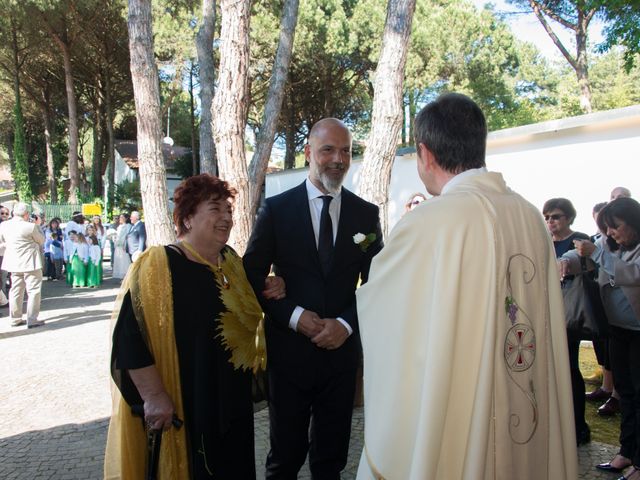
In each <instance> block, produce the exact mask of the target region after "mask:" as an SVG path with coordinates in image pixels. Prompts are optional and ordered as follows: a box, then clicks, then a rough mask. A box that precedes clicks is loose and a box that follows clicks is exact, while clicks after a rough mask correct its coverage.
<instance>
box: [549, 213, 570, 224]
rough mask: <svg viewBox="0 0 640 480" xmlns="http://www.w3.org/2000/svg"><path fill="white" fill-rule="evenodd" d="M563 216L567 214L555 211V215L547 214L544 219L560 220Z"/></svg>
mask: <svg viewBox="0 0 640 480" xmlns="http://www.w3.org/2000/svg"><path fill="white" fill-rule="evenodd" d="M562 217H566V215H563V214H561V213H554V214H553V215H545V216H544V221H545V222H548V221H549V220H560V219H561V218H562Z"/></svg>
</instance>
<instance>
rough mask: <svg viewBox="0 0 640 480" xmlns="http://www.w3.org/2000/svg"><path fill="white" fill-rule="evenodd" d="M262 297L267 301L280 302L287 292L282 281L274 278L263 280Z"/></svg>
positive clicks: (280, 278)
mask: <svg viewBox="0 0 640 480" xmlns="http://www.w3.org/2000/svg"><path fill="white" fill-rule="evenodd" d="M262 296H263V297H264V298H266V299H267V300H281V299H283V298H284V297H286V296H287V290H286V285H285V283H284V279H283V278H282V277H275V276H269V277H267V278H265V280H264V290H263V291H262Z"/></svg>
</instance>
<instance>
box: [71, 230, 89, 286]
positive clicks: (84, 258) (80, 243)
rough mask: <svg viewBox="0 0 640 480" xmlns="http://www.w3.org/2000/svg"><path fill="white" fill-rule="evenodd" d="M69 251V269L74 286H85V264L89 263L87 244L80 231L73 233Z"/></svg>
mask: <svg viewBox="0 0 640 480" xmlns="http://www.w3.org/2000/svg"><path fill="white" fill-rule="evenodd" d="M72 249H73V250H72V251H71V254H70V255H71V270H72V271H73V282H72V286H73V287H74V288H79V287H86V286H87V266H88V264H89V244H88V243H87V240H86V238H85V236H84V235H83V234H82V233H77V234H76V235H75V241H74V242H73V246H72Z"/></svg>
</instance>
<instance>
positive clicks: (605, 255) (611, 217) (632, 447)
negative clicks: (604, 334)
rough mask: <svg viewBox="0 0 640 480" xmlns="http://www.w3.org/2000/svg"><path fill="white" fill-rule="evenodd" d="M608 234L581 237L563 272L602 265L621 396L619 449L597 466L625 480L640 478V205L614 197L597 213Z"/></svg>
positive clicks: (613, 364) (600, 277)
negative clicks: (584, 264) (592, 238)
mask: <svg viewBox="0 0 640 480" xmlns="http://www.w3.org/2000/svg"><path fill="white" fill-rule="evenodd" d="M598 227H599V228H600V231H601V232H605V233H606V237H601V238H600V239H599V240H598V241H597V242H596V243H595V244H594V243H593V242H591V241H589V240H583V241H579V240H578V241H576V242H575V243H576V248H575V251H572V252H569V253H567V254H565V255H564V257H563V258H562V262H561V263H560V265H561V273H562V274H563V275H569V274H572V273H577V272H579V271H580V261H579V258H580V257H584V258H587V259H590V260H591V261H593V262H594V263H595V264H596V265H597V266H598V284H599V285H600V294H601V296H602V303H603V305H604V308H605V312H606V314H607V319H608V320H609V359H610V361H611V371H612V373H613V381H614V384H615V387H616V391H617V392H618V394H619V395H620V414H621V415H620V417H621V418H620V451H619V452H618V454H617V455H615V456H614V458H613V459H611V461H609V462H607V463H602V464H600V465H597V467H596V468H598V469H600V470H605V471H608V472H615V473H619V472H622V471H624V475H623V476H622V477H620V480H640V204H639V203H638V202H636V201H635V200H633V199H632V198H618V199H616V200H613V201H611V202H610V203H609V204H608V205H607V206H606V207H604V208H603V209H602V210H601V211H600V214H599V215H598Z"/></svg>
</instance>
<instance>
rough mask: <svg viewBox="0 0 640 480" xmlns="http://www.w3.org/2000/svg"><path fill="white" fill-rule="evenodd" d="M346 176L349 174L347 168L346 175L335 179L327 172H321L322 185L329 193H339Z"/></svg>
mask: <svg viewBox="0 0 640 480" xmlns="http://www.w3.org/2000/svg"><path fill="white" fill-rule="evenodd" d="M346 176H347V172H346V170H345V171H344V175H343V176H342V178H340V179H339V180H334V179H333V178H331V177H329V176H328V175H327V174H325V173H321V174H320V181H321V182H322V185H323V186H324V188H325V189H326V190H327V191H328V192H329V193H333V194H334V195H337V194H338V193H339V192H340V188H342V182H343V181H344V177H346Z"/></svg>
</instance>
